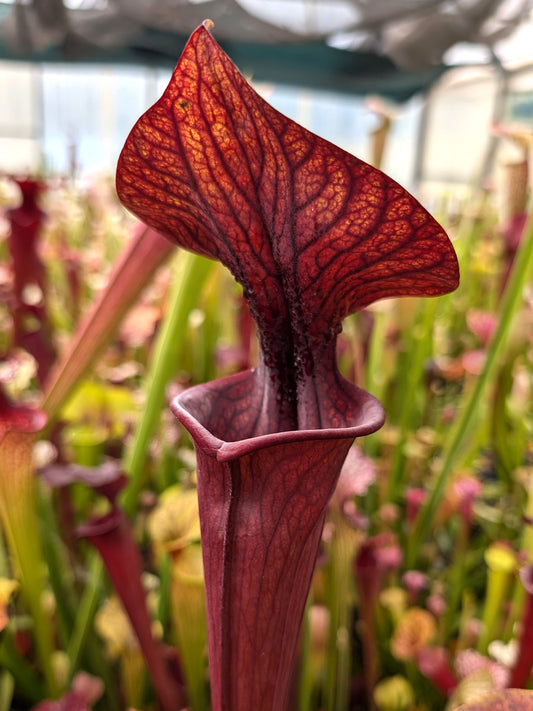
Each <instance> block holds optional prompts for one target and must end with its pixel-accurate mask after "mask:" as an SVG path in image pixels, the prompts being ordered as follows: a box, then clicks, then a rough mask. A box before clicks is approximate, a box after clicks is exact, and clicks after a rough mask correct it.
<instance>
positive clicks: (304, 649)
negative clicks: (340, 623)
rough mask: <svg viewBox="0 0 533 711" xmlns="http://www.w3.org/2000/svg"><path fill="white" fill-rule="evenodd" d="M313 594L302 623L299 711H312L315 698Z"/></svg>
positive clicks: (306, 606) (308, 601)
mask: <svg viewBox="0 0 533 711" xmlns="http://www.w3.org/2000/svg"><path fill="white" fill-rule="evenodd" d="M311 597H312V593H311V594H310V595H309V597H308V598H307V603H306V605H305V612H304V617H303V623H302V643H301V652H300V677H299V684H298V711H311V709H312V706H311V702H312V698H313V674H312V669H311V659H310V657H311V650H310V645H311V624H310V619H309V610H310V607H311Z"/></svg>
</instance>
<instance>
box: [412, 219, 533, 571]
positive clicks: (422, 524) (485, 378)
mask: <svg viewBox="0 0 533 711" xmlns="http://www.w3.org/2000/svg"><path fill="white" fill-rule="evenodd" d="M530 215H531V212H530ZM532 267H533V219H531V217H530V219H529V220H528V224H527V226H526V229H525V231H524V235H523V237H522V243H521V245H520V248H519V250H518V252H517V254H516V258H515V263H514V267H513V271H512V273H511V276H510V279H509V282H508V285H507V289H506V290H505V294H504V296H503V301H502V305H501V311H500V319H499V322H498V326H497V328H496V331H495V333H494V336H493V338H492V340H491V342H490V344H489V347H488V349H487V355H486V360H485V364H484V367H483V370H482V372H481V374H480V375H479V378H478V379H477V381H476V383H475V386H474V387H473V389H472V391H471V392H470V394H469V396H468V399H467V401H466V402H465V403H464V404H463V407H462V408H461V409H460V411H459V412H458V415H457V417H456V420H455V423H454V426H453V427H452V430H451V433H450V438H449V440H448V442H447V443H446V445H445V449H444V451H443V455H442V464H441V468H440V471H439V473H438V475H437V477H436V480H435V483H434V486H433V489H432V491H431V493H430V495H429V496H428V500H427V502H426V503H425V504H424V506H423V507H422V509H421V510H420V513H419V515H418V518H417V520H416V523H415V527H414V530H413V535H412V536H411V537H410V539H409V541H408V543H407V555H406V566H407V568H408V569H411V568H415V567H416V561H417V557H418V553H419V550H420V544H421V542H422V541H423V540H424V538H425V536H426V535H427V533H428V530H429V527H430V525H431V521H432V519H433V516H434V514H435V511H436V509H437V506H438V504H439V501H440V499H441V497H442V494H443V492H444V488H445V486H446V483H447V481H448V478H449V477H450V475H451V474H452V472H453V469H454V467H455V466H456V464H457V462H458V460H459V458H460V456H461V452H462V450H463V447H464V445H465V443H466V442H467V440H468V437H469V435H470V434H471V426H472V423H473V420H474V417H475V415H476V412H477V409H478V407H479V404H480V402H481V398H482V397H483V396H484V395H485V391H486V388H487V386H488V384H489V382H490V379H491V376H492V374H493V372H494V369H495V368H496V366H497V364H498V359H499V357H500V356H501V353H502V351H503V349H504V346H505V344H506V340H507V336H508V333H509V329H510V327H511V323H512V321H513V316H514V315H515V313H516V311H517V310H518V309H519V307H520V305H521V303H522V294H523V291H524V288H525V286H526V284H527V281H528V277H529V275H530V272H531V269H532Z"/></svg>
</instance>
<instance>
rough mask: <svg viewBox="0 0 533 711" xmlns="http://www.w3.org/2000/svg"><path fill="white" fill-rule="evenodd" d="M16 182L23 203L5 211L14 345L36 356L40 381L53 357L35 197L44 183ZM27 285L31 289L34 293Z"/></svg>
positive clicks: (40, 222) (39, 215)
mask: <svg viewBox="0 0 533 711" xmlns="http://www.w3.org/2000/svg"><path fill="white" fill-rule="evenodd" d="M15 182H16V183H17V185H18V186H19V188H20V191H21V193H22V203H21V204H20V205H19V206H18V207H16V208H13V209H11V210H8V211H7V213H6V215H7V218H8V219H9V222H10V232H9V239H8V243H9V251H10V254H11V260H12V268H13V302H14V303H13V307H12V313H13V345H14V346H16V347H20V348H24V349H25V350H27V351H28V352H29V353H31V355H32V356H33V357H34V358H35V360H36V362H37V374H38V377H39V381H40V383H41V384H42V383H43V382H44V380H45V378H46V376H47V374H48V372H49V370H50V368H51V366H52V363H53V361H54V358H55V353H54V348H53V346H52V343H51V340H50V333H49V331H50V328H49V323H48V318H47V313H46V293H47V282H46V274H45V269H44V265H43V263H42V261H41V258H40V255H39V240H40V236H41V230H42V226H43V224H44V221H45V219H46V215H45V213H44V212H43V210H41V208H40V207H39V205H38V204H37V199H38V196H39V194H40V193H41V192H42V191H43V190H44V184H43V183H41V182H40V181H38V180H34V179H32V178H25V179H19V180H15ZM30 289H33V290H34V295H33V296H32V295H31V294H30Z"/></svg>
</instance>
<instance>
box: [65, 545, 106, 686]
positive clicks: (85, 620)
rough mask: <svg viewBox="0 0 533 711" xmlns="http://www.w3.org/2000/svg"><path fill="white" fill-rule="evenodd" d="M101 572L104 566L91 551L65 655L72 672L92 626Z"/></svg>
mask: <svg viewBox="0 0 533 711" xmlns="http://www.w3.org/2000/svg"><path fill="white" fill-rule="evenodd" d="M103 570H104V566H103V563H102V560H101V558H100V556H99V555H96V554H93V553H92V551H91V555H90V562H89V569H88V580H89V583H88V585H87V588H86V590H85V593H84V595H83V597H82V598H81V601H80V604H79V607H78V614H77V615H76V620H75V622H74V628H73V630H72V634H71V636H70V640H69V643H68V647H67V655H68V658H69V661H70V668H71V671H72V672H73V671H74V670H75V668H76V665H77V663H78V660H79V658H80V654H81V652H82V650H83V646H84V643H85V640H86V638H87V634H88V632H89V630H90V628H91V625H92V621H93V618H94V613H95V612H96V607H97V604H98V595H99V593H100V590H101V586H102V581H103Z"/></svg>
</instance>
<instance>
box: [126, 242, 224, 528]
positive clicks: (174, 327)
mask: <svg viewBox="0 0 533 711" xmlns="http://www.w3.org/2000/svg"><path fill="white" fill-rule="evenodd" d="M213 265H214V262H212V261H210V260H208V259H206V258H205V257H200V256H198V255H196V254H192V253H190V252H180V253H179V257H178V260H177V269H176V270H175V274H174V283H173V287H172V290H171V293H170V296H169V303H168V309H167V313H166V317H165V319H164V321H163V323H162V325H161V329H160V331H159V335H158V338H157V341H156V344H155V347H154V355H153V359H152V362H151V366H150V370H149V372H148V374H147V377H146V382H145V392H146V402H145V405H144V408H143V412H142V416H141V420H140V422H139V425H138V427H137V430H136V433H135V437H134V440H133V443H132V446H131V449H130V450H129V452H127V454H126V459H125V469H126V472H127V473H128V474H129V476H130V483H129V485H128V486H127V488H126V489H125V492H124V496H123V501H122V505H123V508H124V510H125V512H126V513H127V514H128V515H132V514H133V513H134V512H135V509H136V507H137V501H138V498H139V494H140V492H141V491H142V488H143V486H144V484H145V465H146V460H147V457H148V451H149V446H150V440H151V438H152V436H153V434H154V432H155V429H156V427H157V425H158V423H159V420H160V417H161V408H162V407H163V404H164V400H165V390H166V387H167V385H168V383H169V381H170V380H171V378H172V376H173V375H174V374H175V373H176V370H177V367H178V364H179V362H180V357H181V354H182V351H183V347H184V338H183V334H184V333H185V329H186V326H187V319H188V317H189V314H190V312H191V310H192V309H193V308H194V307H195V306H196V304H197V303H198V300H199V298H200V293H201V291H202V288H203V286H204V284H205V281H206V279H207V276H208V274H209V272H210V271H211V269H212V267H213Z"/></svg>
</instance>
